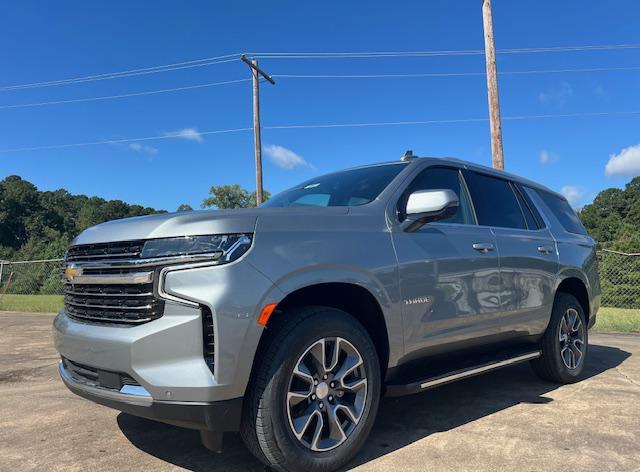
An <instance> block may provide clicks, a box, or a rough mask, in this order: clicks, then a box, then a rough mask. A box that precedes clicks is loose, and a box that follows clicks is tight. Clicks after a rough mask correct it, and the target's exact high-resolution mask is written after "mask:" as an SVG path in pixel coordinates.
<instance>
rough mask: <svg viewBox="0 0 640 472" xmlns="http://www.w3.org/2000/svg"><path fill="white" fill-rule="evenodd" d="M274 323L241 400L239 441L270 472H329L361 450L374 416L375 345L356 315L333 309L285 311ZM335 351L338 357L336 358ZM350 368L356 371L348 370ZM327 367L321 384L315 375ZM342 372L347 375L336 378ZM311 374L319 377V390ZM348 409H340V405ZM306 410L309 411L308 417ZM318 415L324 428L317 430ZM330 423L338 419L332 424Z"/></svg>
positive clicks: (376, 386)
mask: <svg viewBox="0 0 640 472" xmlns="http://www.w3.org/2000/svg"><path fill="white" fill-rule="evenodd" d="M273 321H274V322H276V323H274V326H273V327H271V326H270V327H269V328H267V329H268V330H269V331H267V332H266V333H265V336H269V338H267V339H266V346H265V348H264V349H261V351H260V352H259V353H258V354H257V356H256V362H257V363H258V364H256V366H255V367H254V370H253V372H252V378H251V381H250V384H249V387H248V389H247V393H246V395H245V401H244V407H243V408H244V410H243V416H242V424H241V435H242V438H243V440H244V442H245V444H246V445H247V447H248V448H249V450H250V451H251V452H252V453H253V454H254V455H255V456H256V457H257V458H258V459H260V460H261V461H262V462H263V463H264V464H265V465H267V466H269V467H271V468H273V469H274V470H279V471H289V472H293V471H305V472H316V471H331V470H335V469H337V468H339V467H341V466H343V465H344V464H346V463H347V462H348V461H349V460H350V459H352V458H353V456H354V455H355V454H356V453H357V452H358V450H359V449H360V448H361V447H362V445H363V444H364V441H365V440H366V438H367V436H368V435H369V432H370V431H371V427H372V426H373V423H374V420H375V417H376V414H377V411H378V404H379V400H380V388H381V374H380V364H379V362H378V356H377V353H376V349H375V346H374V345H373V342H372V341H371V339H370V337H369V336H368V334H367V332H366V330H365V329H364V328H363V326H362V325H361V324H360V323H359V322H358V321H357V320H356V319H355V318H353V317H352V316H351V315H349V314H348V313H346V312H344V311H341V310H337V309H334V308H329V307H319V306H314V307H302V308H296V309H293V310H291V311H290V312H288V313H286V314H283V315H282V321H280V322H278V321H276V319H274V320H273ZM322 339H324V341H322ZM323 344H324V346H325V347H324V351H322V350H321V349H322V345H323ZM336 349H337V350H338V351H339V356H337V357H334V355H333V354H334V353H335V351H336ZM320 352H326V354H325V356H324V357H325V359H326V362H325V364H324V365H323V366H321V365H320V364H319V360H318V359H320V357H321V354H319V353H320ZM358 355H359V356H360V359H361V361H362V364H359V361H357V359H358ZM340 359H342V360H343V361H342V363H341V362H339V360H340ZM334 361H335V364H334ZM356 364H358V365H359V366H358V367H356V368H354V369H352V367H353V365H356ZM332 365H333V367H334V368H333V370H329V371H328V372H327V376H328V377H327V379H326V382H325V380H324V378H323V375H322V374H321V373H322V372H324V370H323V369H325V368H326V367H331V366H332ZM294 369H296V372H295V373H294ZM349 371H350V372H349ZM344 372H349V373H348V374H347V375H344V376H343V377H340V375H341V374H342V373H344ZM309 374H313V375H312V377H315V378H316V380H318V382H317V385H314V382H313V381H312V379H311V378H310V377H309ZM334 378H335V379H336V380H335V381H333V382H332V379H334ZM340 379H342V380H340ZM363 379H364V382H363ZM342 386H344V388H342ZM290 392H293V395H289V393H290ZM300 392H303V393H300ZM305 395H306V397H305V398H303V399H300V397H301V396H305ZM338 397H340V398H338ZM320 403H322V404H323V407H321V406H320ZM351 404H353V406H349V407H348V408H346V410H345V407H344V406H341V405H347V406H348V405H351ZM321 408H323V409H322V410H321ZM347 410H349V411H350V412H351V416H349V415H348V414H347V413H348V411H347ZM309 411H313V414H307V413H308V412H309ZM316 412H318V413H316ZM318 415H319V416H321V417H322V422H323V423H322V424H326V425H327V426H326V429H325V428H319V424H320V420H319V419H318ZM323 415H324V416H323ZM304 418H311V419H310V420H309V421H305V420H304ZM333 418H337V420H338V421H331V420H332V419H333ZM353 420H357V421H353ZM294 423H295V425H296V426H299V428H298V429H297V432H298V435H300V434H301V433H300V431H302V433H303V435H302V437H301V438H299V437H298V436H297V435H296V432H294V429H295V426H294ZM338 423H341V425H340V427H339V429H338V426H337V425H338ZM304 424H307V428H306V429H305V428H304V427H303V426H302V425H304ZM330 426H332V427H333V428H330ZM318 430H320V433H318ZM339 431H343V432H344V433H345V434H344V436H346V439H344V438H342V435H340V434H338V433H339ZM329 433H331V434H330V435H329ZM336 438H337V439H336ZM338 441H342V442H340V443H338Z"/></svg>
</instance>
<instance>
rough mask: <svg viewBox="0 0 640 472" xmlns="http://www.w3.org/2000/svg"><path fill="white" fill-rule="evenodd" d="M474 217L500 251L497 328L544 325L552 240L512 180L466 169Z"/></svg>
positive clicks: (553, 270) (537, 329) (531, 329)
mask: <svg viewBox="0 0 640 472" xmlns="http://www.w3.org/2000/svg"><path fill="white" fill-rule="evenodd" d="M464 176H465V180H466V182H467V185H468V187H469V190H470V192H471V196H472V200H473V203H474V207H475V211H476V215H477V218H478V223H479V224H480V225H482V226H486V227H490V228H491V230H492V232H493V234H494V235H495V237H496V243H497V250H498V253H499V255H500V310H501V315H500V317H501V319H502V320H503V326H502V328H503V329H504V330H506V331H511V332H513V333H514V335H517V334H522V335H532V334H538V333H541V332H543V331H544V330H545V328H546V325H547V322H548V320H549V314H550V313H551V308H552V305H553V298H554V287H555V280H556V275H557V272H558V254H557V249H556V243H555V240H554V239H553V237H552V235H551V232H550V231H549V229H548V228H547V227H546V224H545V223H544V221H543V220H542V217H541V216H540V214H539V213H538V212H537V210H536V208H535V206H534V205H533V203H532V202H531V200H530V199H529V197H528V195H526V193H525V192H523V191H522V188H521V187H520V186H519V185H518V184H517V183H513V182H510V181H508V180H506V179H502V178H499V177H495V176H493V175H488V174H484V173H481V172H476V171H473V170H466V171H465V172H464Z"/></svg>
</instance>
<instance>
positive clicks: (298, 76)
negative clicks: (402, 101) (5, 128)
mask: <svg viewBox="0 0 640 472" xmlns="http://www.w3.org/2000/svg"><path fill="white" fill-rule="evenodd" d="M633 70H640V67H636V66H634V67H592V68H582V69H537V70H520V71H502V72H499V73H498V74H499V75H528V74H555V73H563V72H567V73H568V72H607V71H633ZM485 75H486V73H485V72H433V73H417V74H273V77H276V78H283V79H387V78H392V79H393V78H412V77H415V78H420V77H471V76H483V77H484V76H485Z"/></svg>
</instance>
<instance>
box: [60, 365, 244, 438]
mask: <svg viewBox="0 0 640 472" xmlns="http://www.w3.org/2000/svg"><path fill="white" fill-rule="evenodd" d="M58 371H59V373H60V377H61V378H62V381H63V382H64V384H65V385H66V386H67V388H69V390H71V391H72V392H73V393H75V394H76V395H79V396H81V397H83V398H86V399H88V400H91V401H93V402H95V403H99V404H100V405H104V406H107V407H109V408H114V409H116V410H119V411H123V412H125V413H129V414H131V415H134V416H140V417H143V418H149V419H152V420H156V421H161V422H163V423H169V424H172V425H175V426H180V427H183V428H192V429H198V430H206V431H215V432H225V431H238V429H239V428H240V418H241V414H242V398H234V399H231V400H223V401H217V402H178V401H154V400H153V398H152V397H151V395H149V392H147V391H146V390H145V389H144V387H133V388H126V387H123V388H122V389H121V390H120V391H118V390H112V389H107V388H100V387H96V386H95V385H90V384H88V383H86V382H82V381H80V380H78V379H77V378H74V377H73V375H72V374H71V372H69V371H68V370H67V369H66V368H65V366H64V364H63V363H62V362H60V364H59V366H58Z"/></svg>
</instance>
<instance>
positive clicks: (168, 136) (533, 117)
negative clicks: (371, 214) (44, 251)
mask: <svg viewBox="0 0 640 472" xmlns="http://www.w3.org/2000/svg"><path fill="white" fill-rule="evenodd" d="M620 115H627V116H629V115H640V110H638V111H609V112H580V113H563V114H555V115H514V116H506V117H503V118H502V119H503V120H504V121H523V120H538V119H550V118H582V117H598V116H620ZM485 121H489V118H452V119H441V120H421V121H382V122H370V123H321V124H306V125H305V124H301V125H271V126H263V127H262V129H271V130H287V129H322V128H364V127H376V126H407V125H430V124H449V123H475V122H485ZM252 130H253V128H231V129H223V130H212V131H202V132H198V134H200V135H202V136H206V135H213V134H227V133H238V132H244V131H252ZM178 138H184V134H183V133H180V132H178V133H165V134H162V135H156V136H146V137H141V138H122V139H108V140H102V141H90V142H84V143H72V144H52V145H46V146H32V147H22V148H10V149H0V154H7V153H11V152H24V151H39V150H48V149H63V148H74V147H82V146H94V145H100V144H120V143H129V142H135V141H152V140H161V139H178Z"/></svg>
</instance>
